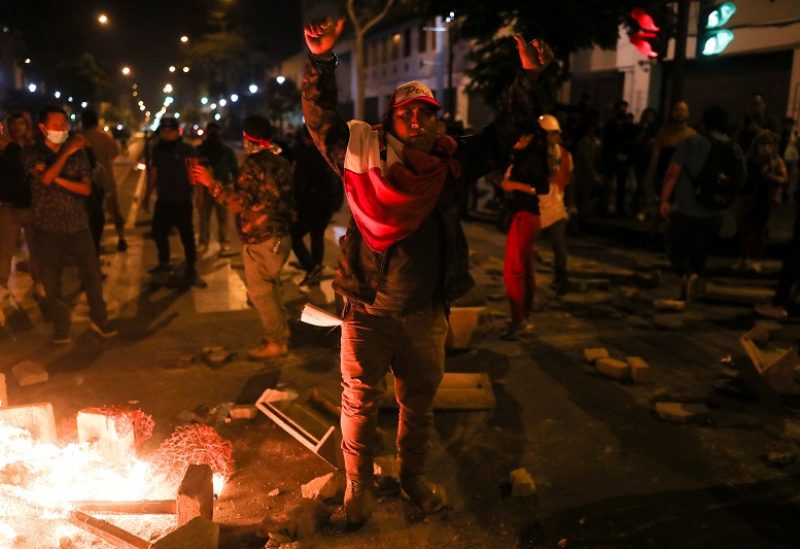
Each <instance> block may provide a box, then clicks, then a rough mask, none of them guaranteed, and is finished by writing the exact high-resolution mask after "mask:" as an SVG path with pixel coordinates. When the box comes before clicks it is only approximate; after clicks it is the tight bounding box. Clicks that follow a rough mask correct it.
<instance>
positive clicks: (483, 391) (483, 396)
mask: <svg viewBox="0 0 800 549" xmlns="http://www.w3.org/2000/svg"><path fill="white" fill-rule="evenodd" d="M495 405H496V401H495V398H494V390H493V389H492V381H491V379H490V378H489V374H487V373H486V372H482V373H478V374H471V373H446V374H444V378H442V383H441V384H440V385H439V389H438V390H437V391H436V396H435V397H434V399H433V408H434V409H435V410H491V409H493V408H494V407H495ZM381 407H382V408H388V409H396V408H397V401H396V400H395V395H394V376H393V375H392V374H387V375H386V394H385V396H384V399H383V402H382V403H381Z"/></svg>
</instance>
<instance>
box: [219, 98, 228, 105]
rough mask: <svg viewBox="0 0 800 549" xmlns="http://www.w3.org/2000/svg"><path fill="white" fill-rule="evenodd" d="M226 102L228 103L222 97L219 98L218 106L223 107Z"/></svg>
mask: <svg viewBox="0 0 800 549" xmlns="http://www.w3.org/2000/svg"><path fill="white" fill-rule="evenodd" d="M227 104H228V102H227V101H225V100H224V99H220V100H219V106H220V107H224V106H225V105H227Z"/></svg>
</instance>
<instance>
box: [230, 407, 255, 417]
mask: <svg viewBox="0 0 800 549" xmlns="http://www.w3.org/2000/svg"><path fill="white" fill-rule="evenodd" d="M229 413H230V415H231V417H232V418H233V419H253V418H254V417H256V415H258V408H256V407H255V406H253V405H252V404H237V405H235V406H231V409H230V411H229Z"/></svg>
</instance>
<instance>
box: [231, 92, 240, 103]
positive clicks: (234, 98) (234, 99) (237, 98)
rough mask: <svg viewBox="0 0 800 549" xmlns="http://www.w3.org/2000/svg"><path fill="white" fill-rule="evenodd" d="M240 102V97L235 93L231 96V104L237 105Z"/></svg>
mask: <svg viewBox="0 0 800 549" xmlns="http://www.w3.org/2000/svg"><path fill="white" fill-rule="evenodd" d="M238 100H239V96H238V95H236V94H235V93H232V94H231V103H236V102H237V101H238Z"/></svg>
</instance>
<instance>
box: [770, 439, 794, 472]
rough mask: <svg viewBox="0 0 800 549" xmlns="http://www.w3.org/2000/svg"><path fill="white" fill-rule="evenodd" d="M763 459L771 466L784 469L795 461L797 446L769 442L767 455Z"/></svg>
mask: <svg viewBox="0 0 800 549" xmlns="http://www.w3.org/2000/svg"><path fill="white" fill-rule="evenodd" d="M764 457H765V458H766V459H767V461H768V462H769V463H770V464H772V465H775V466H777V467H786V466H787V465H791V464H792V463H794V462H795V461H797V457H798V450H797V446H795V445H794V444H787V443H785V442H771V443H770V444H769V445H767V453H766V455H765V456H764Z"/></svg>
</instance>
